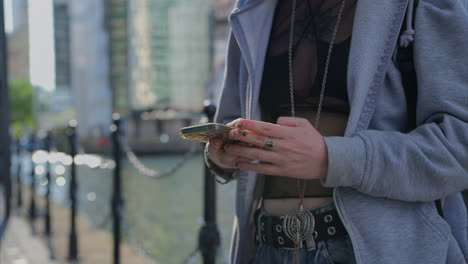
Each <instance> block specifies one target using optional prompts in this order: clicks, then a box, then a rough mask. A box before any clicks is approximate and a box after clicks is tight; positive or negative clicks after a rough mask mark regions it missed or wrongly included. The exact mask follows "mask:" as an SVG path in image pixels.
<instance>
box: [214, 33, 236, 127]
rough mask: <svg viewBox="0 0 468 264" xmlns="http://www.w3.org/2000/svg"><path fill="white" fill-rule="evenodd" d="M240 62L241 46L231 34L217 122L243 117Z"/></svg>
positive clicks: (216, 115) (226, 121)
mask: <svg viewBox="0 0 468 264" xmlns="http://www.w3.org/2000/svg"><path fill="white" fill-rule="evenodd" d="M240 61H241V54H240V50H239V46H238V44H237V42H236V39H235V37H234V36H233V34H232V33H231V32H229V38H228V50H227V58H226V68H225V70H224V77H223V84H222V87H221V94H220V97H219V99H218V104H217V110H216V114H215V118H214V120H215V122H218V123H229V122H230V121H232V120H234V119H236V118H239V117H241V115H242V111H241V103H240V92H239V67H240Z"/></svg>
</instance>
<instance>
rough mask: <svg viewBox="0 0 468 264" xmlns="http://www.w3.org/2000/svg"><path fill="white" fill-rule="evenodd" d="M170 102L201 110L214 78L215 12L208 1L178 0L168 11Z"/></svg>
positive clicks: (189, 109)
mask: <svg viewBox="0 0 468 264" xmlns="http://www.w3.org/2000/svg"><path fill="white" fill-rule="evenodd" d="M168 15H169V25H170V28H169V38H168V39H169V44H170V46H169V52H168V54H169V60H168V62H169V63H168V66H169V68H168V69H169V75H168V77H169V81H170V82H169V85H170V86H169V87H170V92H171V93H170V104H171V106H172V107H173V108H175V109H181V110H186V111H201V109H202V107H203V101H204V100H205V99H206V90H207V87H208V85H209V84H210V81H211V74H210V71H211V58H212V54H211V52H212V38H211V29H214V28H212V26H213V25H214V23H213V22H214V20H213V18H214V17H213V13H212V9H211V5H210V2H209V1H208V0H186V1H179V2H178V3H177V4H175V5H174V6H172V7H171V9H170V10H169V13H168Z"/></svg>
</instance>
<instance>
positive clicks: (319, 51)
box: [259, 0, 356, 199]
mask: <svg viewBox="0 0 468 264" xmlns="http://www.w3.org/2000/svg"><path fill="white" fill-rule="evenodd" d="M341 3H342V1H341V0H297V7H296V17H295V24H294V27H295V30H294V39H293V76H294V94H295V96H294V97H295V105H296V108H301V111H302V110H304V109H306V111H311V112H315V111H316V110H317V104H318V98H319V97H320V90H321V85H322V80H323V72H324V68H325V61H326V57H327V53H328V48H329V43H330V41H331V38H332V32H333V28H334V26H335V24H336V21H337V19H336V18H337V15H338V11H339V9H340V5H341ZM355 6H356V0H348V1H347V3H346V5H345V9H344V11H343V17H342V21H341V24H340V26H339V29H338V32H337V35H336V41H335V45H334V48H333V53H332V55H331V57H330V65H329V69H328V78H327V84H326V88H325V92H324V100H323V105H322V111H324V112H338V113H340V114H344V115H347V114H348V113H349V106H348V94H347V88H346V78H347V67H348V55H349V48H350V43H351V31H352V21H353V18H354V10H355ZM291 8H292V1H290V0H279V1H278V5H277V7H276V10H275V16H274V18H273V25H272V29H271V33H270V42H269V45H268V50H267V54H266V57H265V64H264V69H263V78H262V83H261V90H260V97H259V103H260V107H261V109H262V113H263V114H264V117H265V118H266V119H268V120H267V121H269V122H276V119H277V118H278V117H279V116H281V115H289V113H290V112H289V109H290V92H289V70H288V42H289V32H290V22H291V17H290V14H291ZM331 192H332V189H329V188H324V187H323V186H322V185H321V184H320V182H319V181H318V180H307V185H306V192H305V196H306V197H329V196H331ZM297 196H298V194H297V183H296V180H295V179H292V178H288V177H278V176H268V175H266V178H265V185H264V192H263V198H264V199H276V198H297Z"/></svg>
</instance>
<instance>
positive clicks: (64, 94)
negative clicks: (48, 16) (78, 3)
mask: <svg viewBox="0 0 468 264" xmlns="http://www.w3.org/2000/svg"><path fill="white" fill-rule="evenodd" d="M68 2H69V1H67V0H54V1H53V3H52V8H53V14H54V23H53V26H54V53H55V91H54V93H53V94H52V97H51V98H50V101H49V102H50V103H49V109H50V111H51V112H55V113H59V112H63V111H66V110H67V109H70V108H72V79H71V67H72V59H71V51H70V46H71V39H70V35H71V34H70V22H71V21H70V6H69V4H68ZM58 122H61V120H60V121H58Z"/></svg>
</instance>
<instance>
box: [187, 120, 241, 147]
mask: <svg viewBox="0 0 468 264" xmlns="http://www.w3.org/2000/svg"><path fill="white" fill-rule="evenodd" d="M231 129H234V127H230V126H226V125H224V124H219V123H207V124H202V125H196V126H189V127H183V128H181V129H180V134H179V136H180V137H182V138H184V139H187V140H194V141H199V142H203V143H208V141H209V139H210V138H215V137H218V138H222V139H223V140H224V141H225V142H229V137H228V133H229V131H231Z"/></svg>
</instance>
